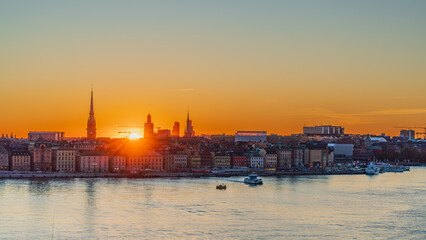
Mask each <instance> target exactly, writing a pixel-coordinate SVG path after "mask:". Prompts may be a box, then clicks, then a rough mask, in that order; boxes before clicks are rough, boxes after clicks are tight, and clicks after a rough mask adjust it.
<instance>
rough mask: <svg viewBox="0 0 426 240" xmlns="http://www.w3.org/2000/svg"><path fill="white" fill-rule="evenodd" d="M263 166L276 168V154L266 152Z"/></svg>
mask: <svg viewBox="0 0 426 240" xmlns="http://www.w3.org/2000/svg"><path fill="white" fill-rule="evenodd" d="M263 166H264V167H265V168H277V167H278V155H277V154H276V153H266V155H265V158H264V163H263Z"/></svg>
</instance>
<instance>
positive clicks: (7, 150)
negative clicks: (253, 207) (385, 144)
mask: <svg viewBox="0 0 426 240" xmlns="http://www.w3.org/2000/svg"><path fill="white" fill-rule="evenodd" d="M58 145H59V146H58ZM60 145H61V144H58V143H57V142H52V141H46V140H44V139H38V140H36V141H30V142H29V143H27V144H11V145H10V146H8V147H5V146H2V147H0V170H3V171H43V172H46V171H47V172H48V171H54V172H125V171H126V172H139V171H147V170H150V171H183V170H188V169H215V168H217V169H226V168H253V169H275V168H291V167H327V166H332V165H333V162H334V151H333V150H332V149H330V148H327V147H325V148H315V149H309V148H306V147H296V148H286V149H269V148H266V149H265V148H261V147H253V148H250V149H246V151H238V152H235V151H224V149H219V148H218V149H215V150H212V149H203V150H198V151H197V150H194V149H190V148H189V149H188V148H186V149H182V148H178V149H167V150H164V149H156V150H152V149H151V150H146V151H136V152H138V153H137V154H125V153H122V152H117V151H112V150H111V149H108V148H105V147H100V146H102V144H99V142H97V141H96V140H91V141H87V142H85V141H80V142H78V143H75V144H73V145H72V147H70V146H69V144H67V145H68V146H60Z"/></svg>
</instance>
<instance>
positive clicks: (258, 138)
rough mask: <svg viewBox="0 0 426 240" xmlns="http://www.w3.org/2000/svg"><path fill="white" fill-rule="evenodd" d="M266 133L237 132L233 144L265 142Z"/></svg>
mask: <svg viewBox="0 0 426 240" xmlns="http://www.w3.org/2000/svg"><path fill="white" fill-rule="evenodd" d="M266 136H267V134H266V131H238V132H237V133H236V134H235V142H266Z"/></svg>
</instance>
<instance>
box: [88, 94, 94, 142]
mask: <svg viewBox="0 0 426 240" xmlns="http://www.w3.org/2000/svg"><path fill="white" fill-rule="evenodd" d="M86 130H87V138H88V139H96V121H95V111H94V109H93V88H92V91H91V94H90V112H89V119H88V120H87V128H86Z"/></svg>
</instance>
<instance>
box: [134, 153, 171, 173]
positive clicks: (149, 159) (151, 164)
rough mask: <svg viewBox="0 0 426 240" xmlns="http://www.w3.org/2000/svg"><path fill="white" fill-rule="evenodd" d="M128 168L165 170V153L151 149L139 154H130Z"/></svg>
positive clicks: (135, 169)
mask: <svg viewBox="0 0 426 240" xmlns="http://www.w3.org/2000/svg"><path fill="white" fill-rule="evenodd" d="M127 169H128V170H130V171H144V170H157V171H161V170H163V155H161V154H159V153H157V152H154V151H149V152H146V153H144V154H142V155H139V156H130V157H129V159H128V166H127Z"/></svg>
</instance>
